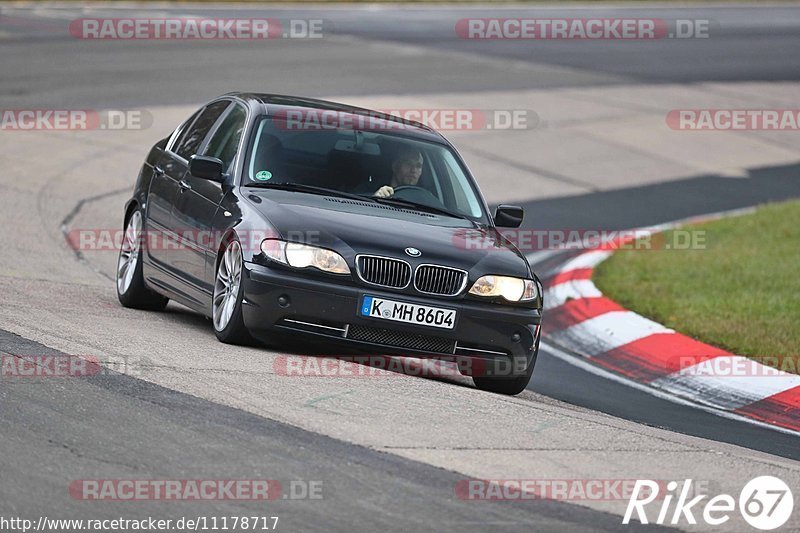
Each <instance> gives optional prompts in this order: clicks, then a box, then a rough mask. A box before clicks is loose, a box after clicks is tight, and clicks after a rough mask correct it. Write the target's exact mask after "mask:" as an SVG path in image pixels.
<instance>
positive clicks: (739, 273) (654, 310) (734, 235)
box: [594, 201, 800, 373]
mask: <svg viewBox="0 0 800 533" xmlns="http://www.w3.org/2000/svg"><path fill="white" fill-rule="evenodd" d="M687 230H690V231H695V232H704V233H705V246H704V247H700V248H702V249H689V250H675V249H669V250H668V249H662V250H651V251H641V250H625V251H620V252H617V253H615V254H614V255H613V256H612V257H611V258H610V259H608V260H607V261H605V262H603V263H601V264H600V266H599V267H598V268H597V270H596V272H595V280H594V281H595V283H596V284H597V286H598V288H599V289H600V290H601V291H602V292H603V293H604V294H605V295H606V296H608V297H609V298H611V299H613V300H615V301H617V302H619V303H620V304H621V305H623V306H624V307H626V308H628V309H630V310H632V311H635V312H636V313H639V314H640V315H644V316H646V317H649V318H651V319H653V320H655V321H656V322H659V323H661V324H664V325H666V326H667V327H669V328H672V329H674V330H676V331H679V332H681V333H684V334H686V335H688V336H690V337H692V338H695V339H697V340H700V341H703V342H706V343H708V344H712V345H714V346H718V347H720V348H723V349H725V350H728V351H730V352H732V353H735V354H738V355H743V356H747V357H751V358H753V359H757V360H760V361H761V362H762V363H764V364H768V365H770V366H777V367H778V368H781V369H782V370H785V371H787V372H794V373H800V372H798V370H800V369H798V366H799V365H800V362H799V361H800V202H798V201H792V202H786V203H780V204H772V205H767V206H762V207H760V208H759V209H758V210H757V211H756V213H755V214H752V215H746V216H741V217H734V218H727V219H722V220H718V221H714V222H710V223H706V224H702V225H696V226H687V227H685V228H682V230H677V231H679V232H681V231H682V232H683V235H685V234H686V231H687ZM701 234H702V233H696V235H701ZM675 238H676V234H675V232H666V233H664V234H663V236H661V237H659V238H658V239H656V238H654V239H653V242H654V243H655V242H662V241H663V242H664V243H671V242H674V241H673V239H675Z"/></svg>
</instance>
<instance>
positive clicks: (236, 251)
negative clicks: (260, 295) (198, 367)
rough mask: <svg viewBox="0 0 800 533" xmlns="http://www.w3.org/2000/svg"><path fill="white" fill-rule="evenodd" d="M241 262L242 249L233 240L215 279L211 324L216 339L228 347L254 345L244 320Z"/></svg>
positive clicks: (221, 258)
mask: <svg viewBox="0 0 800 533" xmlns="http://www.w3.org/2000/svg"><path fill="white" fill-rule="evenodd" d="M242 262H243V260H242V246H241V245H240V244H239V241H236V240H232V241H231V242H230V243H228V245H227V246H226V247H225V251H224V252H222V256H221V257H220V258H219V265H218V266H217V274H216V277H215V279H214V296H213V298H212V300H211V321H212V322H213V323H214V333H215V334H216V335H217V338H218V339H219V340H221V341H222V342H225V343H228V344H252V343H253V338H252V337H251V335H250V332H249V331H247V328H246V327H245V326H244V318H243V316H242V299H243V296H242V295H243V292H244V290H243V287H242Z"/></svg>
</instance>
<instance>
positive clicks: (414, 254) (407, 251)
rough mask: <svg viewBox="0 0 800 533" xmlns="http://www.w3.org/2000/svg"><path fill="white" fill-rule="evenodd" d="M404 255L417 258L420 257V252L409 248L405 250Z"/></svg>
mask: <svg viewBox="0 0 800 533" xmlns="http://www.w3.org/2000/svg"><path fill="white" fill-rule="evenodd" d="M406 253H407V254H408V255H410V256H411V257H419V256H421V255H422V252H420V251H419V250H417V249H416V248H411V247H408V248H406Z"/></svg>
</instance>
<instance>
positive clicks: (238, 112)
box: [203, 104, 247, 171]
mask: <svg viewBox="0 0 800 533" xmlns="http://www.w3.org/2000/svg"><path fill="white" fill-rule="evenodd" d="M246 118H247V111H245V109H244V107H242V106H241V105H238V104H236V105H235V106H234V108H233V109H232V110H231V112H230V113H228V116H227V117H225V119H224V120H223V121H222V124H220V126H219V127H218V128H217V131H216V132H214V135H213V136H212V137H211V140H210V141H208V146H206V149H205V152H204V153H203V155H208V156H211V157H216V158H218V159H220V160H221V161H222V168H224V169H226V171H229V170H230V166H231V163H233V159H234V158H235V157H236V151H237V149H238V148H239V140H240V139H241V138H242V131H243V130H244V124H245V119H246Z"/></svg>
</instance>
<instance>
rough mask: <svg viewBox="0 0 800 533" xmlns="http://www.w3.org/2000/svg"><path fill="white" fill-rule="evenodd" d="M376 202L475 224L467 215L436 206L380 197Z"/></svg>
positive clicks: (376, 198)
mask: <svg viewBox="0 0 800 533" xmlns="http://www.w3.org/2000/svg"><path fill="white" fill-rule="evenodd" d="M375 201H376V202H386V203H393V204H398V205H401V206H404V207H412V208H414V209H417V210H419V211H427V212H429V213H438V214H440V215H447V216H449V217H453V218H460V219H462V220H469V221H470V222H474V220H472V219H471V218H469V217H468V216H466V215H462V214H461V213H455V212H453V211H450V210H448V209H445V208H443V207H435V206H432V205H428V204H421V203H418V202H412V201H411V200H403V199H400V198H380V197H375Z"/></svg>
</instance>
